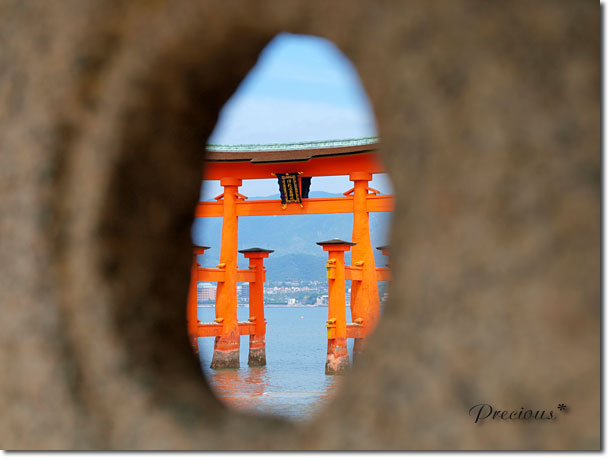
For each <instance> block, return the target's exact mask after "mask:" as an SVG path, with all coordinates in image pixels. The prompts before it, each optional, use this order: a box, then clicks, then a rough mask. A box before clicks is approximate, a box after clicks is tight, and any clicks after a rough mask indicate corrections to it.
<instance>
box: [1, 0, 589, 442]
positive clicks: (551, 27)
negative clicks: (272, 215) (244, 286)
mask: <svg viewBox="0 0 610 460" xmlns="http://www.w3.org/2000/svg"><path fill="white" fill-rule="evenodd" d="M0 18H1V19H0V106H1V107H2V110H0V132H1V133H2V134H1V135H0V151H1V154H0V197H1V199H0V215H1V216H2V217H1V219H0V260H2V266H1V268H0V305H1V306H2V316H1V320H0V327H1V329H2V334H1V335H0V336H1V339H0V340H1V342H0V357H1V362H2V363H3V366H4V368H3V371H2V373H0V408H1V411H2V412H1V416H0V447H2V448H3V449H214V450H222V449H232V450H238V449H249V450H253V449H599V448H600V407H599V406H600V127H599V126H600V102H599V99H600V60H599V55H600V7H599V5H598V3H597V2H592V1H590V2H582V1H581V2H575V1H568V0H566V1H545V0H541V1H537V2H529V1H511V2H489V1H457V0H456V1H451V2H441V1H429V0H421V1H396V2H376V1H372V0H371V1H363V2H348V1H345V2H341V1H339V2H326V1H322V0H320V1H308V0H304V1H298V2H297V1H295V2H282V1H279V0H278V1H256V2H255V1H252V2H225V1H206V2H190V1H186V0H184V1H163V0H160V1H155V2H146V1H136V2H120V1H117V2H108V1H102V0H99V1H97V0H96V1H80V0H66V1H63V2H45V1H30V2H22V1H19V0H15V1H11V0H2V1H1V2H0ZM281 31H290V32H295V33H306V34H315V35H319V36H323V37H326V38H328V39H330V40H332V41H334V42H335V43H336V44H337V45H338V46H339V47H340V48H341V50H342V51H343V52H344V53H345V54H346V55H347V56H348V57H349V58H350V59H351V60H352V62H353V63H354V64H355V65H356V67H357V69H358V71H359V73H360V75H361V77H362V80H363V83H364V86H365V88H366V90H367V91H368V94H369V95H370V97H371V100H372V102H373V106H374V108H375V111H376V116H377V120H378V123H379V129H380V136H381V139H382V141H383V158H384V161H385V164H386V166H387V169H388V171H389V173H390V176H391V178H392V180H393V183H394V187H395V190H396V194H397V209H396V212H395V214H394V216H395V223H394V226H393V231H392V238H391V245H392V252H393V259H392V260H393V269H394V277H395V282H394V283H393V292H392V298H391V302H390V305H389V306H388V307H387V309H386V311H385V313H384V316H383V318H382V321H381V323H380V325H379V327H378V329H377V332H376V334H375V335H374V336H373V337H372V338H371V340H370V342H369V346H368V349H367V353H366V354H365V356H364V358H363V360H362V362H361V363H360V365H359V366H357V367H356V368H355V369H354V370H353V371H352V373H351V376H350V377H349V378H348V379H347V381H346V383H345V385H344V387H343V388H342V389H341V391H340V394H339V395H338V397H337V398H336V399H335V400H334V401H333V402H332V403H331V404H330V405H329V406H328V407H327V408H326V409H325V410H324V411H323V412H321V413H319V414H318V415H317V417H316V418H315V419H314V420H312V421H310V422H307V423H303V424H299V425H293V424H291V423H289V422H286V421H283V420H277V419H272V418H255V417H251V416H247V415H242V414H236V413H233V412H231V411H229V410H228V409H226V408H225V407H224V406H223V405H222V404H221V403H219V402H218V401H217V400H216V399H215V398H214V397H213V396H212V394H211V393H210V391H209V389H208V388H207V386H206V383H205V381H204V379H202V378H201V375H200V370H199V366H198V363H197V362H196V359H195V358H194V357H193V356H192V354H191V352H190V350H189V346H188V344H187V339H186V324H185V301H186V290H187V285H188V278H189V269H190V266H189V265H190V258H191V251H190V234H189V231H190V225H191V223H192V219H193V210H194V206H195V203H196V201H197V198H198V191H199V186H200V179H201V167H202V163H201V161H202V157H203V145H204V143H205V140H206V138H207V136H208V135H209V133H210V132H211V131H212V128H213V126H214V123H215V121H216V117H217V114H218V111H219V109H220V108H221V106H222V104H223V103H224V102H225V101H226V100H227V98H228V97H229V96H230V95H231V93H232V92H233V91H234V90H235V88H236V86H237V85H238V83H239V82H240V80H241V79H242V78H243V77H244V76H245V74H246V73H247V71H248V70H249V69H250V68H251V67H252V66H253V65H254V63H255V61H256V59H257V55H258V53H259V52H260V50H261V49H262V48H263V47H264V46H265V44H266V43H268V42H269V40H271V38H272V37H273V36H274V35H276V34H277V33H279V32H281ZM320 327H323V325H320ZM320 372H323V360H322V361H321V368H320ZM482 403H488V404H491V405H492V406H493V407H494V409H500V410H515V409H516V410H520V408H522V407H524V408H525V409H534V410H536V409H539V410H543V409H546V410H547V411H548V410H551V409H554V414H555V419H554V420H552V421H529V422H526V421H523V420H509V421H502V420H498V419H496V420H487V421H485V422H484V423H480V422H479V423H477V424H475V423H474V419H473V417H472V416H471V415H469V414H468V411H469V409H470V407H472V406H474V405H476V404H482ZM559 403H563V404H566V405H567V406H568V409H569V410H568V411H564V412H560V411H559V410H558V409H557V405H558V404H559Z"/></svg>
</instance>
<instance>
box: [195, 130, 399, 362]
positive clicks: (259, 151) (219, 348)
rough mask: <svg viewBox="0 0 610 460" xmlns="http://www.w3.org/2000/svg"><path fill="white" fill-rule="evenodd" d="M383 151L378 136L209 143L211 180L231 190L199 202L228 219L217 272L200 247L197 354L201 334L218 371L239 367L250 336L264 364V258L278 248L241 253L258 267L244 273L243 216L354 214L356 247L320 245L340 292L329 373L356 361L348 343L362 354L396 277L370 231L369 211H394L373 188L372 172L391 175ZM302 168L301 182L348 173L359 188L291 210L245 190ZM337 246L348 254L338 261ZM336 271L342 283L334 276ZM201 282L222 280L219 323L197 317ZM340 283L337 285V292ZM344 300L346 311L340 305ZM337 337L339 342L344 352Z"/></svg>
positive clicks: (200, 211) (254, 357)
mask: <svg viewBox="0 0 610 460" xmlns="http://www.w3.org/2000/svg"><path fill="white" fill-rule="evenodd" d="M378 150H379V144H378V139H377V138H363V139H351V140H343V141H329V142H309V143H300V144H290V145H287V144H271V145H236V146H219V145H208V152H207V156H206V164H205V168H204V179H205V180H218V181H220V185H221V186H222V187H223V188H224V193H222V194H221V195H219V196H217V197H215V200H216V201H215V202H214V201H210V202H200V203H199V204H198V206H197V210H196V213H195V216H196V217H222V218H223V223H222V236H221V249H220V263H219V264H218V265H217V268H216V269H204V268H200V267H199V265H198V264H197V260H196V255H197V254H203V251H204V250H205V249H208V248H203V247H196V248H195V255H194V260H193V271H192V277H191V288H190V293H189V301H188V306H187V320H188V333H189V337H190V340H191V343H192V345H193V347H194V348H195V350H196V351H197V338H198V337H202V336H214V337H216V340H215V343H214V355H213V358H212V364H211V367H212V368H238V367H239V342H240V335H250V356H249V360H248V362H249V364H250V365H261V364H265V342H264V334H265V328H264V325H265V319H264V313H263V304H262V302H263V300H262V292H263V291H262V289H263V282H264V267H263V265H262V259H263V257H267V256H268V255H269V253H270V252H273V251H270V250H264V249H260V248H253V249H249V250H244V251H239V252H243V253H244V255H246V256H247V257H249V258H250V260H251V262H252V261H258V262H256V263H252V264H251V265H250V267H249V269H248V270H238V269H237V253H238V232H237V227H238V219H239V217H241V216H270V215H289V214H290V215H295V214H334V213H353V216H354V223H353V230H352V240H353V241H352V242H340V244H339V245H338V246H337V241H338V240H331V241H327V242H320V243H318V244H320V245H321V246H323V249H324V250H328V251H330V256H329V264H327V268H328V278H329V289H330V290H332V291H333V292H334V293H335V294H332V293H331V292H330V290H329V321H328V322H327V328H328V340H329V352H328V355H327V364H326V372H327V373H329V374H332V373H338V372H341V371H342V370H343V369H344V368H345V367H347V366H349V360H347V364H346V361H345V358H346V356H347V349H346V347H345V341H344V339H346V338H349V337H353V338H354V339H355V340H354V353H355V354H357V353H359V352H360V351H361V350H362V347H363V342H364V339H365V338H366V337H367V336H368V335H369V334H370V333H371V331H372V330H373V329H374V328H375V325H376V323H377V321H378V318H379V291H378V287H377V281H380V280H389V271H388V269H386V268H376V267H375V258H374V254H373V247H372V244H371V237H370V228H369V212H388V211H392V210H393V206H394V200H393V196H392V195H380V194H379V192H378V191H377V190H374V189H372V188H370V187H369V181H370V180H372V175H373V174H376V173H383V172H385V171H384V169H383V167H382V165H381V163H380V161H379V159H378ZM295 171H298V172H299V174H301V176H300V177H318V176H339V175H349V179H350V180H351V181H352V182H353V185H354V186H353V188H351V189H350V190H348V191H346V192H345V193H344V194H343V195H344V196H342V197H334V198H303V199H302V204H288V205H284V206H282V203H281V201H280V200H257V201H246V200H247V197H246V196H244V195H242V194H240V193H239V187H240V186H241V185H242V180H244V179H268V178H270V177H271V176H273V177H276V174H278V173H280V174H284V173H292V172H295ZM312 243H313V242H312ZM337 248H339V250H340V251H339V252H341V257H340V259H341V261H340V262H339V263H338V264H337V260H336V259H337V254H339V252H337ZM345 250H351V260H352V264H353V265H354V266H349V267H345V266H344V263H343V262H342V260H343V252H344V251H345ZM257 251H258V252H257ZM333 255H334V256H335V257H333ZM337 265H339V267H337ZM337 273H339V278H338V279H335V278H334V277H335V276H336V275H337ZM346 279H347V280H351V283H352V284H351V288H352V289H351V298H350V310H351V316H352V323H351V324H349V325H348V324H346V320H345V295H344V285H343V286H342V287H338V286H339V284H342V283H344V282H345V280H346ZM197 281H216V282H217V283H218V287H217V293H216V304H215V308H216V311H215V313H216V319H215V322H214V323H207V324H202V323H200V322H199V321H198V320H197V293H196V289H197ZM240 281H242V282H245V281H247V282H250V318H249V321H248V322H243V323H239V322H238V321H237V282H240ZM335 285H337V287H336V288H334V287H333V286H335ZM341 292H343V297H341ZM341 303H342V307H341V305H339V304H341ZM340 310H342V311H343V315H341V313H340ZM253 312H254V313H253ZM331 312H332V314H335V313H336V312H338V313H337V315H336V316H338V318H337V317H333V316H331ZM341 317H342V318H343V319H342V320H341ZM336 339H338V340H339V342H338V343H339V348H338V349H337V347H336V343H337V340H336ZM344 349H345V350H344ZM333 350H334V351H333ZM337 356H339V358H337Z"/></svg>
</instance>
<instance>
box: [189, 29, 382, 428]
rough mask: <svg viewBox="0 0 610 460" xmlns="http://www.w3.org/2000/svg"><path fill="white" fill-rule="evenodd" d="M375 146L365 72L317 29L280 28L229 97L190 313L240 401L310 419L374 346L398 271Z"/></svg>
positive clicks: (241, 405)
mask: <svg viewBox="0 0 610 460" xmlns="http://www.w3.org/2000/svg"><path fill="white" fill-rule="evenodd" d="M378 149H379V143H378V139H377V137H376V127H375V121H374V116H373V114H372V110H371V107H370V104H369V102H368V99H367V97H366V94H365V92H364V89H363V88H362V86H361V83H360V81H359V79H358V76H357V74H356V71H355V69H354V68H353V66H352V65H351V63H350V62H349V61H348V60H347V58H346V57H345V56H343V55H342V54H341V52H340V51H339V50H338V49H337V48H336V47H335V46H334V45H333V44H332V43H330V42H328V41H327V40H324V39H321V38H317V37H312V36H302V35H292V34H280V35H278V36H277V37H276V38H275V39H273V40H272V41H271V42H270V43H269V44H268V46H267V47H266V48H265V49H264V50H263V51H262V53H261V55H260V57H259V60H258V63H257V64H256V66H255V67H254V68H253V69H252V70H251V71H250V73H249V74H248V75H247V76H246V78H245V79H244V80H243V82H242V83H241V85H240V86H239V88H238V90H237V91H236V92H235V94H234V95H233V96H232V97H231V99H229V101H228V102H227V103H226V104H225V106H224V108H223V110H222V112H221V116H220V118H219V121H218V123H217V125H216V128H215V130H214V132H213V134H212V136H211V137H210V139H209V141H208V148H207V150H208V152H207V157H206V167H205V173H204V174H205V176H204V179H205V180H203V182H202V188H201V194H200V203H199V205H198V208H197V213H196V215H197V217H196V219H195V223H194V226H193V231H192V237H193V242H194V245H195V246H194V263H193V269H192V272H191V288H190V290H189V300H188V305H187V317H188V324H189V326H188V328H189V330H188V333H189V337H190V339H191V342H192V344H193V346H194V348H196V350H197V351H198V356H199V359H200V362H201V365H202V369H203V370H204V373H205V375H206V376H207V378H208V381H209V383H210V386H211V388H212V390H213V391H214V392H215V393H216V394H217V395H218V396H219V398H220V399H221V400H222V401H224V402H225V403H227V404H228V405H229V406H230V407H233V408H236V409H239V410H244V411H248V412H255V413H267V414H273V415H278V416H287V417H290V418H293V419H302V418H304V417H308V416H310V415H311V414H313V412H314V411H315V410H316V409H318V408H320V407H321V406H322V405H323V404H324V403H325V402H326V401H327V400H328V399H329V397H330V396H331V395H332V394H333V393H334V392H335V390H336V389H337V387H338V385H339V384H340V382H341V380H342V378H344V375H342V374H344V373H345V372H346V371H347V370H348V368H349V366H350V363H352V364H353V360H354V359H353V358H354V353H356V360H357V354H358V353H359V352H363V351H364V350H365V337H366V336H368V335H370V333H372V331H373V329H374V327H375V324H376V323H377V321H378V318H379V314H380V312H381V310H382V309H383V304H384V302H385V301H386V299H387V295H388V284H389V282H388V280H389V278H390V273H389V260H388V257H387V255H388V254H389V247H387V241H388V229H389V224H390V219H391V209H392V206H393V197H392V187H391V184H390V182H389V179H388V177H387V175H386V174H385V173H384V170H383V167H382V165H381V164H380V160H379V157H378V154H377V152H378ZM354 243H356V244H354Z"/></svg>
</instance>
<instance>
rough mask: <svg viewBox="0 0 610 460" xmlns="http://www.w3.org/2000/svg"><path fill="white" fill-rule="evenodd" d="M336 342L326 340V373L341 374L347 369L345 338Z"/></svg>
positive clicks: (347, 356)
mask: <svg viewBox="0 0 610 460" xmlns="http://www.w3.org/2000/svg"><path fill="white" fill-rule="evenodd" d="M341 342H342V343H336V341H335V340H332V339H331V340H329V341H328V351H327V353H326V374H328V375H335V374H343V373H345V372H346V371H347V370H348V369H349V354H348V353H347V344H346V343H345V340H343V341H341Z"/></svg>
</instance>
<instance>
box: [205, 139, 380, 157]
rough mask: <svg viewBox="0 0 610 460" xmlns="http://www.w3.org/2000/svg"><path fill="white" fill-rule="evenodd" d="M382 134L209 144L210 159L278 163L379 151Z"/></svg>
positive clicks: (207, 147) (207, 148)
mask: <svg viewBox="0 0 610 460" xmlns="http://www.w3.org/2000/svg"><path fill="white" fill-rule="evenodd" d="M378 148H379V138H378V137H360V138H357V139H337V140H328V141H315V142H293V143H288V144H233V145H225V144H208V145H207V146H206V150H207V155H206V159H207V160H208V161H251V162H253V163H259V162H278V161H280V162H281V161H302V160H307V159H309V158H314V157H321V156H333V155H349V154H356V153H364V152H370V151H375V150H378Z"/></svg>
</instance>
